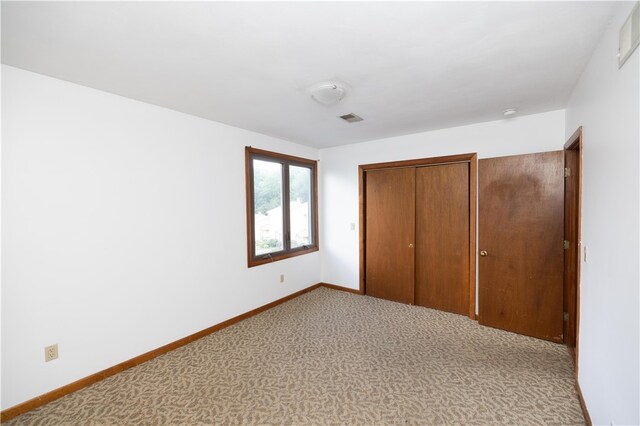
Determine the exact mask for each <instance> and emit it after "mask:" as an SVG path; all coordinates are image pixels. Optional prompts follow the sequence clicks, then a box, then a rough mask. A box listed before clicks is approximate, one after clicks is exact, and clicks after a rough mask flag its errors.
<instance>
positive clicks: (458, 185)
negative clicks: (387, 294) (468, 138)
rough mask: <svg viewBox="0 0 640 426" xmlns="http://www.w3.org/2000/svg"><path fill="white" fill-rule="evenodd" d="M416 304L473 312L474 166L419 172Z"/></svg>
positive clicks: (459, 311) (440, 166)
mask: <svg viewBox="0 0 640 426" xmlns="http://www.w3.org/2000/svg"><path fill="white" fill-rule="evenodd" d="M415 303H416V305H420V306H426V307H429V308H434V309H439V310H443V311H448V312H454V313H458V314H463V315H466V314H467V313H468V310H469V164H468V163H457V164H443V165H437V166H429V167H419V168H418V169H417V170H416V302H415Z"/></svg>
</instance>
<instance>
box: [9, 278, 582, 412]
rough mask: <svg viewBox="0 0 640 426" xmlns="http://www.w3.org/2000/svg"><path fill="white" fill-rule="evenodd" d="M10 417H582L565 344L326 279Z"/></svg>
mask: <svg viewBox="0 0 640 426" xmlns="http://www.w3.org/2000/svg"><path fill="white" fill-rule="evenodd" d="M9 424H10V425H19V424H25V425H27V424H29V425H31V424H40V425H58V424H65V425H67V424H68V425H125V424H126V425H145V424H148V425H187V424H188V425H192V424H216V425H240V424H242V425H244V424H286V425H307V424H315V425H338V424H359V425H383V424H403V425H404V424H421V425H440V424H464V425H474V424H477V425H481V424H506V425H530V424H537V425H540V424H554V425H570V424H584V423H583V418H582V413H581V410H580V405H579V403H578V399H577V397H576V394H575V391H574V379H573V373H572V365H571V360H570V358H569V355H568V353H567V350H566V348H565V347H564V346H562V345H557V344H553V343H549V342H544V341H542V340H537V339H533V338H529V337H524V336H519V335H516V334H512V333H507V332H504V331H500V330H495V329H491V328H486V327H482V326H480V325H478V324H477V323H476V322H474V321H471V320H469V319H467V318H465V317H463V316H459V315H454V314H448V313H444V312H439V311H434V310H430V309H426V308H422V307H415V306H408V305H403V304H399V303H394V302H389V301H385V300H380V299H375V298H372V297H367V296H357V295H352V294H348V293H344V292H340V291H336V290H329V289H325V288H320V289H317V290H315V291H313V292H310V293H307V294H305V295H303V296H300V297H298V298H296V299H294V300H291V301H289V302H287V303H285V304H283V305H280V306H278V307H276V308H273V309H271V310H269V311H267V312H264V313H262V314H260V315H257V316H255V317H253V318H250V319H248V320H245V321H242V322H240V323H238V324H236V325H234V326H231V327H229V328H226V329H224V330H221V331H219V332H217V333H214V334H212V335H210V336H208V337H205V338H203V339H201V340H199V341H197V342H194V343H192V344H190V345H187V346H184V347H182V348H180V349H177V350H175V351H173V352H170V353H168V354H166V355H164V356H161V357H159V358H156V359H154V360H152V361H149V362H147V363H145V364H142V365H140V366H138V367H135V368H132V369H130V370H127V371H125V372H123V373H120V374H118V375H116V376H113V377H110V378H108V379H106V380H104V381H102V382H99V383H96V384H95V385H93V386H90V387H88V388H85V389H83V390H81V391H79V392H76V393H74V394H71V395H68V396H66V397H64V398H62V399H59V400H57V401H54V402H52V403H50V404H48V405H46V406H43V407H41V408H38V409H36V410H34V411H31V412H29V413H26V414H24V415H22V416H20V417H17V418H15V419H14V420H12V421H11V422H9Z"/></svg>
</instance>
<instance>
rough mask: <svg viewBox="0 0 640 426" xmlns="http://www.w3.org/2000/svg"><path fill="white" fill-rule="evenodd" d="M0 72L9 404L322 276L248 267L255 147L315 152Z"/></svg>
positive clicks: (309, 269)
mask: <svg viewBox="0 0 640 426" xmlns="http://www.w3.org/2000/svg"><path fill="white" fill-rule="evenodd" d="M2 72H3V75H2V122H3V124H4V126H3V128H2V139H3V146H2V192H3V199H2V219H3V222H4V229H3V231H4V233H3V235H2V264H3V269H2V408H3V409H6V408H9V407H11V406H13V405H15V404H18V403H21V402H23V401H25V400H28V399H30V398H33V397H35V396H37V395H40V394H43V393H45V392H47V391H50V390H52V389H55V388H57V387H59V386H62V385H65V384H67V383H70V382H72V381H74V380H77V379H79V378H82V377H85V376H87V375H90V374H92V373H95V372H97V371H99V370H102V369H104V368H107V367H110V366H112V365H114V364H117V363H119V362H122V361H124V360H127V359H130V358H132V357H134V356H136V355H140V354H142V353H144V352H146V351H149V350H152V349H155V348H157V347H159V346H162V345H164V344H166V343H169V342H171V341H174V340H176V339H179V338H181V337H184V336H187V335H189V334H191V333H194V332H197V331H199V330H202V329H204V328H206V327H209V326H211V325H213V324H216V323H219V322H221V321H224V320H226V319H228V318H231V317H233V316H236V315H238V314H241V313H244V312H246V311H248V310H251V309H253V308H256V307H258V306H261V305H264V304H266V303H269V302H271V301H273V300H276V299H278V298H281V297H283V296H286V295H288V294H290V293H293V292H295V291H297V290H300V289H303V288H306V287H308V286H310V285H312V284H315V283H317V282H319V281H320V272H319V271H320V254H319V253H312V254H308V255H305V256H299V257H295V258H292V259H288V260H285V261H281V262H276V263H274V264H268V265H264V266H259V267H255V268H251V269H247V266H246V262H247V259H246V223H245V180H244V147H245V145H252V146H254V147H258V148H263V149H269V150H274V151H280V152H284V153H287V154H292V155H297V156H303V157H307V158H317V156H318V152H317V150H315V149H311V148H307V147H303V146H300V145H296V144H292V143H289V142H284V141H281V140H278V139H274V138H270V137H267V136H263V135H259V134H256V133H252V132H248V131H244V130H240V129H237V128H234V127H230V126H225V125H222V124H218V123H214V122H211V121H207V120H204V119H200V118H196V117H192V116H189V115H186V114H182V113H178V112H175V111H171V110H167V109H163V108H160V107H156V106H152V105H149V104H145V103H142V102H137V101H133V100H130V99H126V98H123V97H119V96H115V95H111V94H108V93H104V92H100V91H97V90H93V89H89V88H86V87H83V86H78V85H75V84H71V83H67V82H64V81H61V80H56V79H53V78H49V77H45V76H42V75H38V74H33V73H30V72H26V71H22V70H19V69H16V68H12V67H7V66H3V67H2ZM281 273H284V274H285V279H286V282H285V284H280V283H279V275H280V274H281ZM53 343H58V344H59V349H60V358H59V359H58V360H55V361H53V362H49V363H46V364H45V362H44V347H45V346H46V345H50V344H53Z"/></svg>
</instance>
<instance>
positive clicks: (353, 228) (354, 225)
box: [351, 222, 356, 231]
mask: <svg viewBox="0 0 640 426" xmlns="http://www.w3.org/2000/svg"><path fill="white" fill-rule="evenodd" d="M351 230H352V231H355V230H356V224H355V223H353V222H351Z"/></svg>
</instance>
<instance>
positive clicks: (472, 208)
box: [358, 152, 478, 320]
mask: <svg viewBox="0 0 640 426" xmlns="http://www.w3.org/2000/svg"><path fill="white" fill-rule="evenodd" d="M454 163H468V164H469V285H468V286H467V288H468V290H469V311H468V316H469V318H471V319H473V320H475V319H476V256H477V254H476V229H477V228H476V221H477V213H476V212H477V204H478V198H477V194H478V154H477V153H475V152H474V153H468V154H458V155H447V156H443V157H431V158H420V159H415V160H405V161H390V162H385V163H373V164H361V165H359V166H358V204H359V206H358V209H359V219H360V229H359V231H360V242H359V245H360V291H359V293H360V294H366V277H365V270H366V268H365V266H366V265H365V262H366V256H365V254H366V253H365V247H366V245H365V243H366V229H367V228H366V227H367V224H366V223H365V221H366V215H365V208H366V203H367V200H366V199H365V188H366V186H365V185H366V172H367V171H370V170H377V169H394V168H404V167H421V166H434V165H441V164H454Z"/></svg>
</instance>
